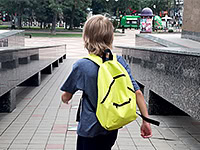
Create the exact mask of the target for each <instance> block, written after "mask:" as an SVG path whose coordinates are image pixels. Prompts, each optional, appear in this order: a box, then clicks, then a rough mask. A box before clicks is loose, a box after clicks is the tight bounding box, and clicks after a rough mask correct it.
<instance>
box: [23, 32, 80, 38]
mask: <svg viewBox="0 0 200 150" xmlns="http://www.w3.org/2000/svg"><path fill="white" fill-rule="evenodd" d="M30 35H31V36H32V37H82V34H77V33H76V34H71V33H56V34H51V33H31V32H30V33H25V36H30Z"/></svg>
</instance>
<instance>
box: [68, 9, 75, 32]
mask: <svg viewBox="0 0 200 150" xmlns="http://www.w3.org/2000/svg"><path fill="white" fill-rule="evenodd" d="M74 15H75V5H73V6H72V13H71V17H70V25H69V30H73V29H74Z"/></svg>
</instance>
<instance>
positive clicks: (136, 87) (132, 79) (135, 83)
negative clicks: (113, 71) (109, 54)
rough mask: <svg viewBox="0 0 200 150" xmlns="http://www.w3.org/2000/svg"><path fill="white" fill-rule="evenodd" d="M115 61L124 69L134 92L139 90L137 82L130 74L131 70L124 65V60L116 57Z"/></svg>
mask: <svg viewBox="0 0 200 150" xmlns="http://www.w3.org/2000/svg"><path fill="white" fill-rule="evenodd" d="M117 60H118V62H119V63H120V64H121V65H122V66H123V67H124V68H125V69H126V71H127V72H128V74H129V76H130V78H131V81H132V84H133V87H134V89H135V91H137V90H139V89H140V87H139V85H138V84H137V82H136V81H135V79H134V78H133V76H132V74H131V69H130V67H129V65H128V64H127V63H126V61H125V60H124V58H123V57H122V56H117Z"/></svg>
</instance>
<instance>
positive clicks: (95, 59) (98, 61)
mask: <svg viewBox="0 0 200 150" xmlns="http://www.w3.org/2000/svg"><path fill="white" fill-rule="evenodd" d="M84 58H86V59H89V60H91V61H93V62H94V63H96V64H97V65H99V66H100V65H101V64H102V63H103V60H102V58H101V57H99V56H97V55H95V54H89V55H88V56H86V57H84Z"/></svg>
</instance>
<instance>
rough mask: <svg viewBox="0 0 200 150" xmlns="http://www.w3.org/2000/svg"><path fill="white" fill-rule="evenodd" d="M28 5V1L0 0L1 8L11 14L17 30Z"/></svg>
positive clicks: (20, 25) (20, 26)
mask: <svg viewBox="0 0 200 150" xmlns="http://www.w3.org/2000/svg"><path fill="white" fill-rule="evenodd" d="M30 4H31V3H30V1H29V0H20V1H18V0H0V5H1V7H2V8H4V10H5V11H7V12H9V13H10V14H11V16H12V18H13V19H15V21H16V22H17V23H16V24H17V27H18V28H22V21H23V15H24V14H25V11H26V10H27V8H29V7H30Z"/></svg>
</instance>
